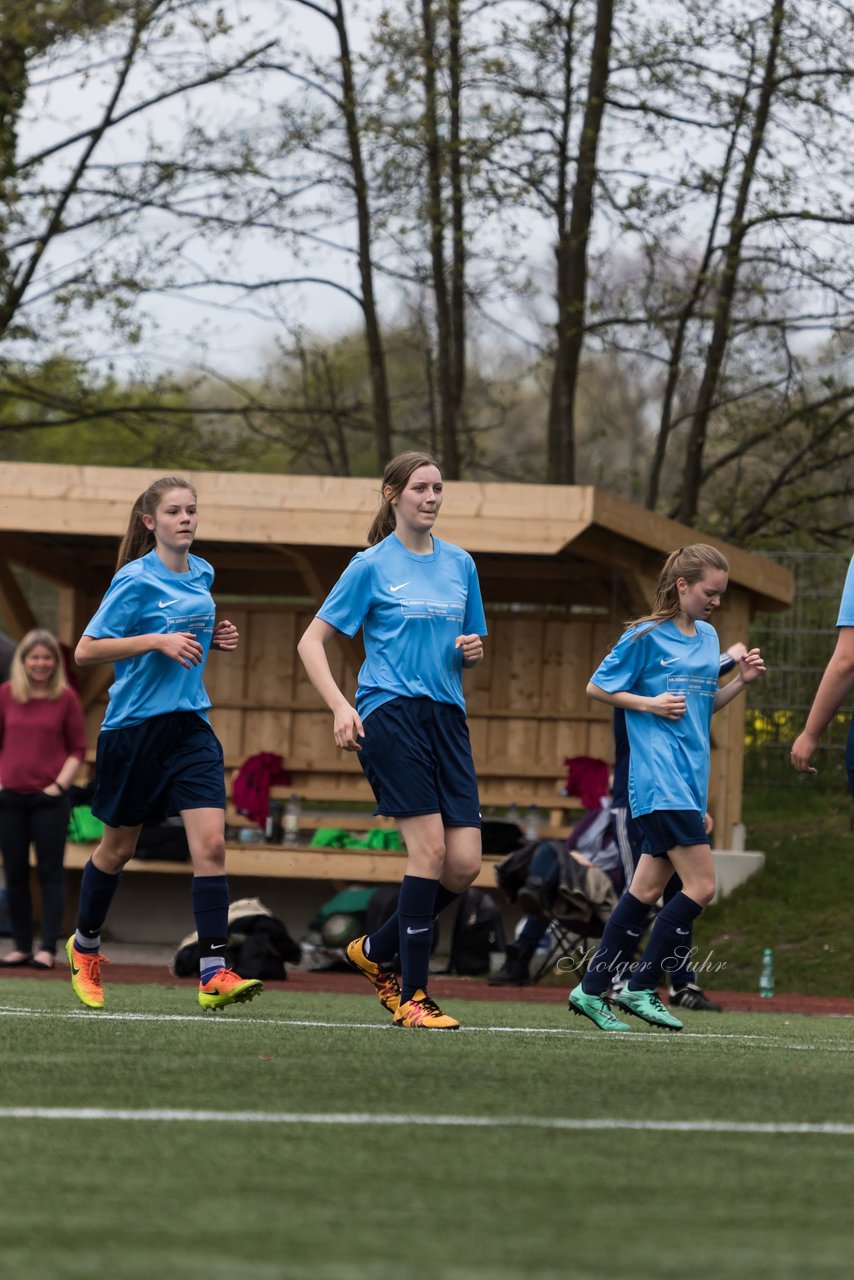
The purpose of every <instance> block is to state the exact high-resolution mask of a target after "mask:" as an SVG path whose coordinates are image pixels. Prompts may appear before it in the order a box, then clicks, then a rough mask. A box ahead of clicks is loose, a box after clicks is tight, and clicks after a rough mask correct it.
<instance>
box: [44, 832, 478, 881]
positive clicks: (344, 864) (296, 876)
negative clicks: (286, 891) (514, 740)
mask: <svg viewBox="0 0 854 1280" xmlns="http://www.w3.org/2000/svg"><path fill="white" fill-rule="evenodd" d="M94 848H95V846H94V844H71V843H69V844H67V845H66V846H65V866H66V868H67V869H69V870H72V871H81V870H82V869H83V867H84V866H85V865H86V862H87V860H88V858H89V856H90V855H91V853H92V850H93V849H94ZM500 861H501V856H500V855H498V854H487V855H485V856H484V859H483V866H482V867H481V869H480V873H479V875H478V877H477V879H476V880H475V882H474V883H475V884H476V885H480V886H481V887H483V888H485V889H490V888H492V889H494V888H495V873H494V867H495V866H496V864H497V863H499V862H500ZM405 868H406V855H405V854H403V853H390V852H387V851H383V850H376V849H369V850H365V849H317V848H311V847H310V846H309V845H305V844H275V845H271V844H244V843H243V842H242V841H241V842H240V843H238V844H233V843H229V844H227V845H226V852H225V869H226V872H227V873H228V875H229V876H258V877H262V878H268V877H269V878H273V879H286V880H341V881H345V882H348V883H365V884H399V883H400V881H401V880H402V878H403V873H404V870H405ZM125 870H126V871H129V872H132V873H134V874H135V873H137V872H148V873H152V872H159V873H163V874H166V875H190V874H192V870H193V868H192V865H191V864H190V863H189V862H171V861H166V860H165V859H154V858H131V860H130V862H129V863H128V864H127V866H126V867H125Z"/></svg>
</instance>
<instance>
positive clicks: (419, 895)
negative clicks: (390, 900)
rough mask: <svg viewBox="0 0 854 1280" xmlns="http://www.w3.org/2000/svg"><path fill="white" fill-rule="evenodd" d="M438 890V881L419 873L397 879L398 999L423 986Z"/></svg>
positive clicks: (430, 947)
mask: <svg viewBox="0 0 854 1280" xmlns="http://www.w3.org/2000/svg"><path fill="white" fill-rule="evenodd" d="M438 891H439V881H438V880H426V879H425V878H424V877H423V876H404V877H403V880H402V882H401V886H400V897H399V898H398V901H397V919H398V926H399V934H398V939H399V947H400V969H401V983H400V985H401V1003H405V1002H406V1001H407V1000H411V999H412V997H413V996H414V995H415V992H416V991H418V990H421V991H426V990H427V975H428V973H429V970H430V952H431V951H432V949H433V916H434V913H435V910H436V897H437V894H438Z"/></svg>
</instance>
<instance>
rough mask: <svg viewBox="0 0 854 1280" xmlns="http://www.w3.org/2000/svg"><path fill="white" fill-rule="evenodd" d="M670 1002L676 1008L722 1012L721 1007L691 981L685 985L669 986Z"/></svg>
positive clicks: (702, 1011)
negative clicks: (674, 987)
mask: <svg viewBox="0 0 854 1280" xmlns="http://www.w3.org/2000/svg"><path fill="white" fill-rule="evenodd" d="M670 1004H671V1005H673V1006H674V1007H675V1008H676V1009H693V1010H694V1011H695V1012H696V1013H723V1007H722V1006H721V1005H719V1004H715V1002H714V1000H710V999H709V997H708V996H707V995H706V993H705V991H701V990H700V988H699V987H698V986H697V985H696V984H695V983H693V982H689V983H688V985H687V987H678V988H676V989H675V990H674V989H673V988H671V991H670Z"/></svg>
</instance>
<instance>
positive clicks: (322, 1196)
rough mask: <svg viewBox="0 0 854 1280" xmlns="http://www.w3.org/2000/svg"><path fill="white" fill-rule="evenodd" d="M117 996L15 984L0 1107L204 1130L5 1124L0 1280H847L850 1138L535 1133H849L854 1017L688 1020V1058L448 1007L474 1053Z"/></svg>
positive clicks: (551, 1018)
mask: <svg viewBox="0 0 854 1280" xmlns="http://www.w3.org/2000/svg"><path fill="white" fill-rule="evenodd" d="M108 999H109V1005H108V1009H107V1011H106V1012H107V1015H108V1016H104V1015H103V1014H99V1013H89V1012H86V1011H83V1010H81V1009H79V1006H76V1005H75V1003H74V1000H73V997H72V996H71V993H70V991H69V990H68V989H67V988H66V987H65V986H64V985H62V984H59V983H45V982H38V981H35V980H34V981H28V980H26V979H15V980H11V979H7V980H6V981H5V982H4V981H2V980H0V1080H2V1100H0V1106H2V1108H5V1109H7V1112H8V1109H11V1108H19V1109H20V1108H48V1109H50V1108H68V1109H72V1110H73V1109H79V1108H103V1109H105V1110H106V1111H108V1112H110V1111H115V1110H118V1109H125V1110H131V1111H134V1112H140V1111H142V1112H150V1111H155V1110H156V1111H157V1112H159V1113H162V1112H163V1111H175V1110H180V1109H186V1110H188V1111H191V1112H194V1113H198V1112H200V1111H203V1112H208V1113H215V1114H214V1115H213V1116H212V1117H208V1118H207V1119H204V1120H201V1119H200V1120H190V1119H174V1118H173V1119H168V1118H165V1117H164V1118H161V1119H158V1120H156V1121H154V1122H151V1121H141V1120H131V1119H117V1118H114V1117H107V1118H96V1117H87V1116H86V1115H81V1114H77V1115H74V1116H69V1117H67V1118H62V1119H57V1118H47V1117H40V1116H30V1117H27V1118H15V1117H10V1116H9V1115H8V1113H7V1114H5V1115H3V1117H2V1118H0V1132H2V1136H3V1139H4V1146H3V1150H4V1153H5V1156H6V1158H5V1170H6V1177H5V1184H4V1190H3V1197H2V1206H3V1208H2V1213H3V1221H4V1231H3V1260H4V1267H5V1268H6V1270H7V1272H8V1274H9V1275H22V1276H23V1275H25V1276H27V1277H28V1280H42V1278H44V1280H48V1277H50V1278H51V1280H67V1278H69V1277H74V1278H75V1280H76V1277H83V1276H86V1277H92V1276H98V1277H106V1278H108V1280H112V1278H113V1277H115V1278H116V1280H142V1278H143V1277H145V1278H146V1280H148V1278H150V1277H152V1276H154V1277H158V1278H159V1280H196V1278H197V1277H198V1280H202V1278H203V1277H204V1278H207V1280H232V1278H234V1280H237V1278H238V1277H240V1278H241V1280H242V1277H247V1278H248V1277H252V1278H255V1277H259V1278H261V1280H266V1278H268V1277H269V1278H271V1280H272V1278H274V1277H275V1278H277V1280H278V1278H281V1277H284V1278H287V1280H291V1278H293V1280H362V1278H363V1277H364V1278H365V1280H410V1278H412V1280H416V1278H418V1280H421V1278H422V1277H423V1278H424V1280H469V1278H472V1280H474V1278H477V1280H480V1278H481V1277H483V1278H484V1280H486V1278H487V1277H489V1280H511V1278H514V1280H515V1277H520V1278H521V1277H525V1278H526V1280H527V1277H537V1278H538V1280H553V1278H554V1280H556V1278H557V1277H565V1276H568V1275H569V1276H573V1277H578V1278H579V1280H586V1278H587V1277H591V1278H592V1277H607V1278H609V1280H610V1278H612V1277H613V1278H614V1280H618V1278H619V1280H622V1277H628V1276H634V1277H640V1278H641V1280H643V1278H645V1277H649V1278H650V1280H652V1278H653V1277H655V1278H656V1280H659V1278H663V1280H669V1277H673V1278H674V1280H676V1278H677V1277H680V1278H681V1277H683V1276H686V1275H688V1276H691V1277H692V1278H696V1280H705V1278H706V1277H708V1278H709V1280H712V1277H714V1278H715V1280H720V1277H721V1276H726V1277H740V1276H754V1275H774V1276H775V1277H776V1278H779V1280H788V1278H789V1277H791V1280H796V1278H797V1280H802V1277H803V1276H805V1275H809V1276H810V1277H825V1276H827V1277H836V1276H838V1277H842V1276H847V1275H848V1274H849V1272H850V1247H849V1240H848V1225H847V1224H848V1218H849V1205H848V1199H849V1197H848V1177H849V1175H848V1171H849V1170H850V1160H851V1153H852V1144H854V1136H853V1135H854V1129H852V1133H808V1134H792V1133H784V1132H770V1133H766V1132H759V1133H757V1132H727V1131H721V1132H694V1131H686V1132H675V1131H661V1130H638V1129H607V1128H601V1127H600V1128H595V1129H589V1130H585V1129H565V1130H561V1129H554V1128H549V1127H541V1128H538V1127H535V1125H534V1123H533V1122H536V1121H541V1122H546V1123H548V1122H550V1121H551V1120H552V1119H553V1118H555V1117H558V1118H563V1119H564V1120H567V1121H572V1122H576V1121H589V1122H594V1123H600V1122H603V1121H607V1122H615V1123H618V1124H619V1123H621V1122H626V1121H628V1122H638V1121H649V1122H653V1123H656V1122H660V1121H670V1122H672V1121H684V1122H696V1121H714V1122H719V1123H720V1124H722V1125H723V1126H724V1127H726V1126H727V1125H729V1124H732V1123H745V1122H746V1123H753V1122H759V1123H762V1124H770V1125H779V1124H792V1123H801V1124H804V1123H808V1124H827V1123H831V1124H837V1125H840V1124H843V1125H848V1126H854V1100H852V1098H851V1095H850V1090H849V1089H848V1088H847V1082H848V1080H849V1078H850V1072H851V1063H852V1058H851V1054H852V1052H854V1044H852V1038H851V1025H852V1024H851V1022H850V1021H848V1020H845V1019H830V1018H827V1019H826V1018H807V1017H798V1016H792V1017H787V1016H782V1015H774V1016H770V1015H765V1016H763V1015H752V1016H751V1015H744V1014H742V1015H739V1014H726V1013H725V1014H723V1015H719V1016H714V1017H708V1016H706V1017H705V1018H704V1017H703V1016H702V1015H686V1024H687V1025H686V1030H685V1032H683V1033H682V1034H681V1035H668V1034H666V1033H663V1032H656V1031H653V1030H651V1029H649V1028H646V1027H644V1026H643V1025H642V1024H640V1023H637V1022H633V1031H632V1033H631V1034H630V1035H624V1036H619V1037H617V1036H607V1035H605V1034H603V1033H601V1032H597V1031H596V1030H595V1029H594V1028H592V1027H589V1029H588V1024H587V1023H585V1022H582V1020H581V1019H578V1018H575V1017H570V1015H569V1014H568V1013H567V1011H566V1010H565V1009H564V1008H563V1007H562V1006H560V1005H530V1004H522V1003H502V1004H499V1005H491V1004H488V1003H483V1002H471V1003H466V1002H464V1001H457V1000H454V1001H452V1002H451V1005H450V1007H451V1008H452V1011H453V1012H454V1013H455V1014H457V1015H458V1016H459V1017H460V1018H461V1019H462V1021H463V1024H464V1025H463V1029H462V1030H461V1031H459V1032H456V1033H445V1034H437V1033H429V1032H404V1031H398V1030H394V1029H392V1028H391V1027H390V1025H389V1021H388V1018H387V1016H386V1015H385V1014H384V1013H383V1012H382V1010H381V1009H380V1008H379V1006H378V1004H377V1003H376V1001H374V1000H373V999H371V998H369V997H357V996H334V995H328V996H306V995H296V994H289V993H281V992H275V993H266V994H265V995H264V997H263V998H262V999H260V1000H257V1001H255V1002H254V1003H253V1004H252V1005H251V1006H249V1007H246V1008H241V1009H234V1010H228V1011H226V1012H225V1013H222V1014H220V1015H216V1016H214V1015H207V1016H205V1015H202V1014H200V1013H198V1012H196V1011H195V1009H194V1006H193V1001H192V993H188V992H183V991H177V990H173V989H165V988H159V987H154V986H152V987H147V986H143V987H128V986H114V987H112V988H110V989H109V990H108ZM236 1112H242V1113H246V1112H249V1113H253V1114H255V1115H261V1116H262V1117H266V1119H261V1120H260V1121H258V1122H251V1121H249V1120H247V1119H243V1120H239V1119H231V1120H229V1119H226V1118H225V1116H227V1115H228V1114H233V1113H236ZM295 1114H296V1115H297V1116H302V1117H308V1116H311V1117H315V1118H316V1119H319V1120H321V1121H323V1122H322V1123H308V1122H306V1121H305V1120H302V1121H300V1122H299V1123H283V1122H282V1119H283V1117H288V1116H291V1117H292V1116H293V1115H295ZM220 1117H222V1118H220ZM348 1117H349V1118H353V1117H356V1118H359V1117H361V1119H358V1122H357V1123H343V1120H344V1119H346V1118H348ZM382 1118H387V1119H391V1120H396V1119H400V1118H404V1119H406V1120H407V1121H408V1122H407V1123H405V1124H403V1125H401V1124H383V1123H379V1122H378V1121H379V1120H380V1119H382ZM422 1119H426V1120H428V1121H429V1123H427V1124H416V1123H414V1121H415V1120H422ZM475 1120H477V1121H480V1123H479V1124H475V1123H474V1121H475ZM330 1121H334V1122H330ZM495 1121H512V1122H513V1123H512V1124H510V1125H506V1124H505V1125H502V1126H501V1127H495V1125H494V1122H495Z"/></svg>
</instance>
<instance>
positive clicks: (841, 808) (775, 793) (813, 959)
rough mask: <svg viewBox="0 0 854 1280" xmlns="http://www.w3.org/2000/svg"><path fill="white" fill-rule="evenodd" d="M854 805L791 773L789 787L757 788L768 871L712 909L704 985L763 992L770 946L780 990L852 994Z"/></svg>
mask: <svg viewBox="0 0 854 1280" xmlns="http://www.w3.org/2000/svg"><path fill="white" fill-rule="evenodd" d="M851 818H852V806H851V799H850V797H849V795H848V793H847V791H846V792H827V791H819V790H817V789H816V788H815V787H813V786H810V784H809V783H808V782H805V781H804V780H803V779H800V778H798V777H797V776H795V775H794V774H793V778H792V785H791V786H790V787H768V788H764V789H759V788H756V789H750V790H749V791H747V792H746V793H745V803H744V821H745V825H746V827H747V844H748V848H750V849H761V850H762V851H763V852H764V853H765V857H766V863H765V869H764V870H763V871H762V872H761V873H760V874H759V875H756V876H753V877H752V878H751V879H750V880H748V881H746V882H745V883H744V884H743V885H741V886H739V888H738V889H736V890H735V892H734V893H733V894H731V895H730V896H729V897H727V898H724V899H723V900H722V901H721V902H719V903H716V904H715V905H714V906H712V907H709V908H707V910H706V911H705V912H704V913H703V915H702V916H701V918H700V920H699V921H698V923H697V926H696V928H695V934H694V940H695V943H696V946H697V948H698V956H699V958H700V959H701V961H703V960H706V959H707V958H708V956H709V953H710V952H711V953H712V955H711V961H710V964H711V965H715V964H718V963H724V964H725V966H726V967H725V969H724V970H721V971H715V970H714V969H710V970H709V971H708V972H707V974H706V975H704V976H703V978H702V979H701V981H703V983H704V985H706V986H708V987H709V988H710V989H714V988H716V987H717V988H718V989H729V990H735V991H757V990H758V983H759V969H760V965H761V961H762V951H763V948H764V947H771V948H772V949H773V951H774V962H775V974H776V979H777V990H778V991H780V992H797V993H799V994H806V995H827V996H851V995H854V986H852V972H854V965H852V961H854V936H852V930H851V909H850V904H851V902H852V901H854V834H852V831H851Z"/></svg>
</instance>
